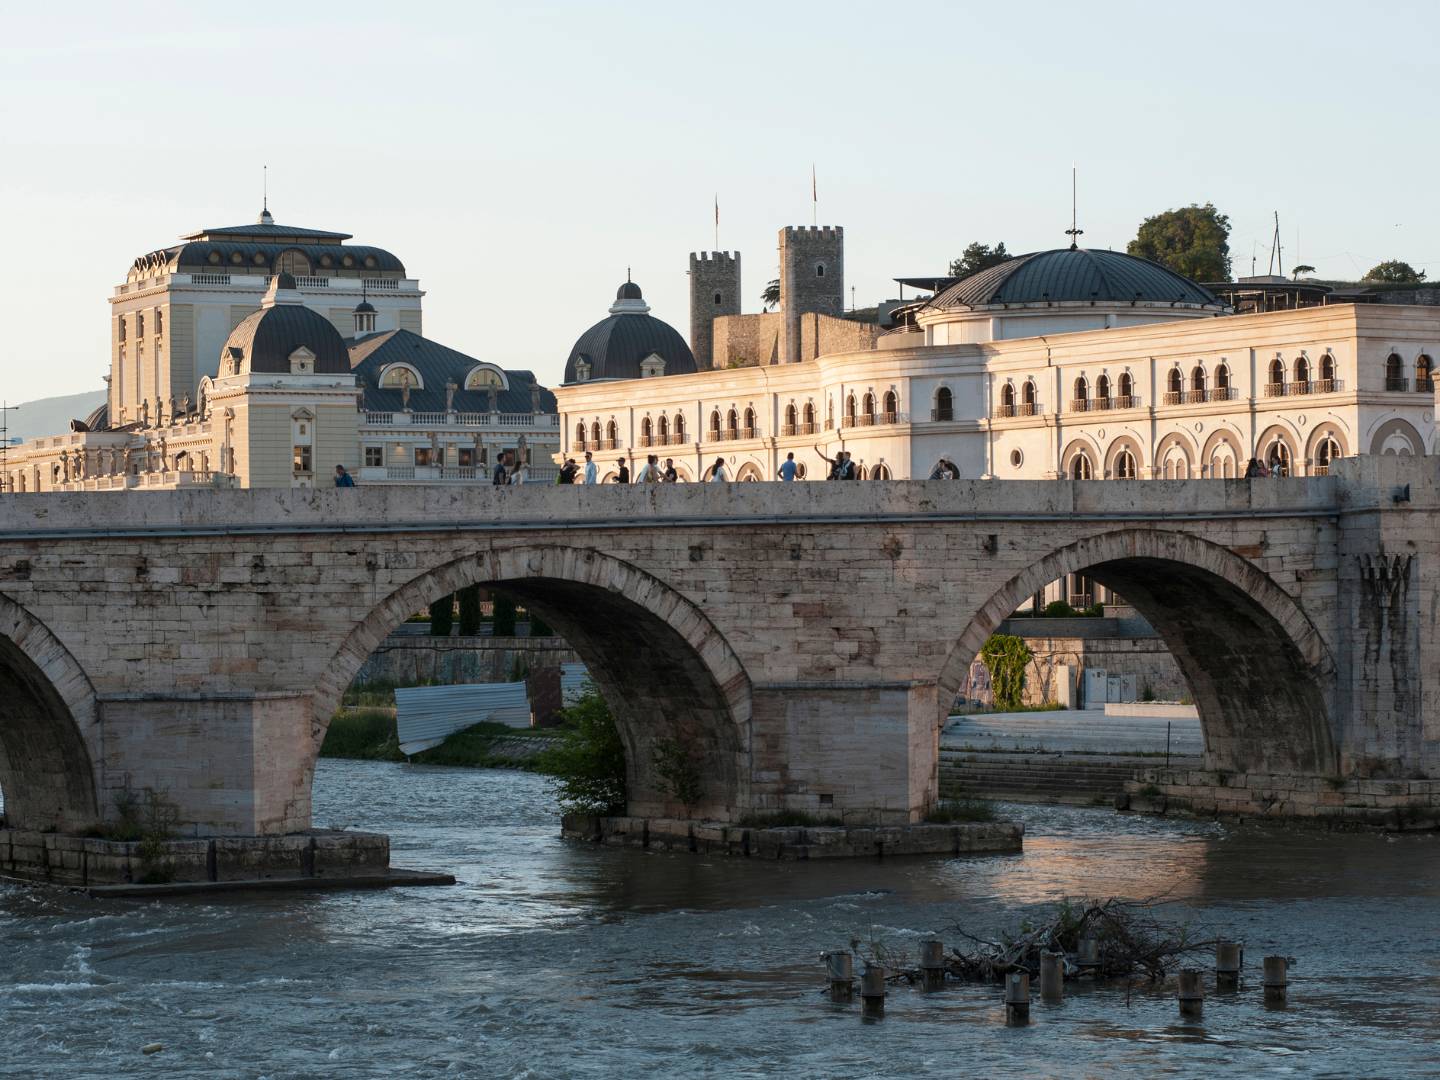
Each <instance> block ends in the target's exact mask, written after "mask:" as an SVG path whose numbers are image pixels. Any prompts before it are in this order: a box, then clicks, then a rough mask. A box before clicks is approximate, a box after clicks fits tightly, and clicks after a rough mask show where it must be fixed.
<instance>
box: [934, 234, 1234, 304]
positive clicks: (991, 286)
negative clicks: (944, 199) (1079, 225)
mask: <svg viewBox="0 0 1440 1080" xmlns="http://www.w3.org/2000/svg"><path fill="white" fill-rule="evenodd" d="M1073 303H1085V304H1091V303H1103V304H1144V305H1152V304H1153V305H1164V306H1166V307H1169V306H1171V305H1174V304H1184V305H1189V306H1194V307H1214V308H1217V309H1219V308H1223V307H1224V304H1223V303H1222V302H1221V301H1220V300H1219V299H1218V298H1217V297H1216V296H1215V295H1214V294H1213V293H1212V292H1210V291H1209V290H1208V289H1206V288H1204V287H1203V286H1200V285H1197V284H1196V283H1195V282H1193V281H1191V280H1190V279H1189V278H1187V277H1184V276H1182V275H1180V274H1177V273H1175V271H1173V270H1169V269H1167V268H1166V267H1163V266H1161V265H1160V264H1159V263H1154V262H1151V261H1150V260H1149V259H1141V258H1138V257H1136V256H1134V255H1126V254H1124V253H1123V252H1119V251H1100V250H1090V249H1086V248H1056V249H1055V250H1053V251H1035V252H1031V253H1030V254H1028V255H1018V256H1016V257H1015V258H1013V259H1011V260H1009V261H1008V262H1003V263H1001V264H1000V265H999V266H992V267H990V268H989V269H987V270H981V271H979V272H977V273H974V274H971V275H969V276H968V277H963V278H961V279H960V280H959V281H957V282H955V284H953V285H951V286H950V287H949V288H948V289H946V290H945V291H944V292H942V293H941V294H940V295H939V296H937V297H935V299H934V300H932V301H931V302H930V307H931V308H934V309H939V310H941V311H955V310H961V311H963V310H966V309H974V308H990V307H1002V306H1004V305H1007V304H1073Z"/></svg>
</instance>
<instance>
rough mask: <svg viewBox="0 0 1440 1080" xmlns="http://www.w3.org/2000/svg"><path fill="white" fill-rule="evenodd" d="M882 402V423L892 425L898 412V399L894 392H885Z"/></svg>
mask: <svg viewBox="0 0 1440 1080" xmlns="http://www.w3.org/2000/svg"><path fill="white" fill-rule="evenodd" d="M884 402H885V407H884V409H882V410H881V411H882V412H883V413H884V422H885V423H887V424H893V423H895V420H896V414H897V413H898V412H899V411H900V399H899V398H897V397H896V396H895V391H894V390H886V391H885V398H884Z"/></svg>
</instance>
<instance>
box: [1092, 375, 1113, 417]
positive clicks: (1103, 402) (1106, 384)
mask: <svg viewBox="0 0 1440 1080" xmlns="http://www.w3.org/2000/svg"><path fill="white" fill-rule="evenodd" d="M1095 401H1096V402H1097V403H1098V404H1099V406H1100V408H1102V409H1108V408H1109V407H1110V376H1109V375H1101V376H1100V377H1099V378H1098V379H1096V380H1095Z"/></svg>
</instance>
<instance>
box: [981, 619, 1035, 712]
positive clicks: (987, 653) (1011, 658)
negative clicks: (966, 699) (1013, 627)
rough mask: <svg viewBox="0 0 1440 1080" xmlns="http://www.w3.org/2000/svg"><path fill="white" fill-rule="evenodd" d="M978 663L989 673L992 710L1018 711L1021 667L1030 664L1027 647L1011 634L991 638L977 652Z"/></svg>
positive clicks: (1022, 678) (993, 635) (1023, 679)
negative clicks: (993, 693)
mask: <svg viewBox="0 0 1440 1080" xmlns="http://www.w3.org/2000/svg"><path fill="white" fill-rule="evenodd" d="M980 659H981V660H982V661H984V663H985V667H986V669H987V670H988V671H989V672H990V686H991V687H992V688H993V689H994V691H995V707H996V708H997V709H1018V708H1020V692H1021V691H1022V690H1023V689H1024V688H1025V665H1026V664H1028V663H1030V649H1029V646H1027V645H1026V644H1025V642H1024V640H1023V639H1021V638H1018V637H1016V636H1015V635H1013V634H991V635H990V637H989V638H988V639H987V640H986V642H985V644H984V645H983V646H981V648H980Z"/></svg>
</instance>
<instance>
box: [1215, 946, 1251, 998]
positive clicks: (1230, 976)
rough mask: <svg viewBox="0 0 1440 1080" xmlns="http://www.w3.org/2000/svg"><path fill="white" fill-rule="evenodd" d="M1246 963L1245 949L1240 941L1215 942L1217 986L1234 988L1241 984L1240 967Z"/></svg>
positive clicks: (1218, 988)
mask: <svg viewBox="0 0 1440 1080" xmlns="http://www.w3.org/2000/svg"><path fill="white" fill-rule="evenodd" d="M1244 964H1245V949H1244V947H1243V946H1242V945H1241V944H1240V943H1239V942H1238V941H1217V942H1216V943H1215V988H1216V989H1217V990H1234V989H1235V988H1236V987H1237V986H1239V985H1240V969H1241V967H1243V966H1244Z"/></svg>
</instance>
